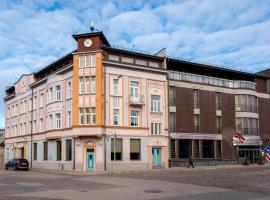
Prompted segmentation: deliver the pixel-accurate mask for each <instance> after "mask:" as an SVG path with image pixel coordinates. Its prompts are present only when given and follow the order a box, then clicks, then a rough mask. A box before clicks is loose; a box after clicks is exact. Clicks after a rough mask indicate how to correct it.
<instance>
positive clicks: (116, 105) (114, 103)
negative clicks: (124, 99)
mask: <svg viewBox="0 0 270 200" xmlns="http://www.w3.org/2000/svg"><path fill="white" fill-rule="evenodd" d="M113 108H116V109H117V108H119V97H117V96H114V97H113Z"/></svg>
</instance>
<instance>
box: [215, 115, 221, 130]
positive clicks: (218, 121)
mask: <svg viewBox="0 0 270 200" xmlns="http://www.w3.org/2000/svg"><path fill="white" fill-rule="evenodd" d="M216 125H217V132H218V133H221V116H217V117H216Z"/></svg>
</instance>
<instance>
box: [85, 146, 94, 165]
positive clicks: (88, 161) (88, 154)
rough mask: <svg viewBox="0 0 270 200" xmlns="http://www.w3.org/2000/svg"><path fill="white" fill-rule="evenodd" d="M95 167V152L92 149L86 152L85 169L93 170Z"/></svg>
mask: <svg viewBox="0 0 270 200" xmlns="http://www.w3.org/2000/svg"><path fill="white" fill-rule="evenodd" d="M94 167H95V152H94V149H87V152H86V168H87V170H93V169H94Z"/></svg>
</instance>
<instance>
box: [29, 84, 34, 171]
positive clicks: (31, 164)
mask: <svg viewBox="0 0 270 200" xmlns="http://www.w3.org/2000/svg"><path fill="white" fill-rule="evenodd" d="M31 93H32V94H31V98H32V102H31V133H30V135H31V154H30V155H31V159H30V167H31V168H32V167H33V106H34V98H33V95H34V91H33V87H31Z"/></svg>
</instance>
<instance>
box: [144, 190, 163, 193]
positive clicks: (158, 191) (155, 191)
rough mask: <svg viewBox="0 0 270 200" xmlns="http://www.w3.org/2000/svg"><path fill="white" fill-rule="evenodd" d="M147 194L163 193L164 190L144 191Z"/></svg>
mask: <svg viewBox="0 0 270 200" xmlns="http://www.w3.org/2000/svg"><path fill="white" fill-rule="evenodd" d="M144 192H145V193H162V192H163V191H162V190H144Z"/></svg>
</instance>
